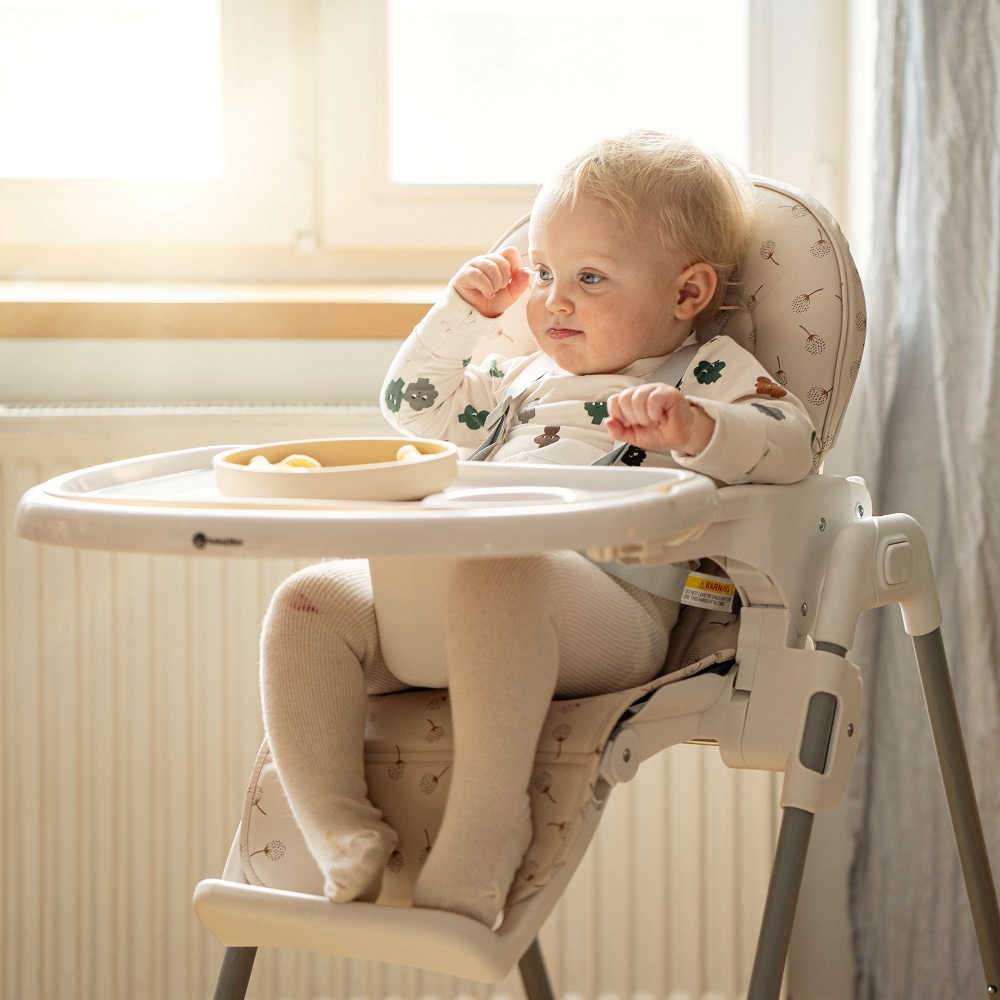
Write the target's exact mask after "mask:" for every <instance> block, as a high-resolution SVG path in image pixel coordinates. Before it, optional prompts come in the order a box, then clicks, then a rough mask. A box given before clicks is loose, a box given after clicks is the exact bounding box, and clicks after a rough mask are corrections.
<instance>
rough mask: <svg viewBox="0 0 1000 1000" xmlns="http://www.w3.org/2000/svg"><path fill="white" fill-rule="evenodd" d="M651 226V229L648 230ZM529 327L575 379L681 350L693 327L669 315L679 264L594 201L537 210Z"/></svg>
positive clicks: (532, 232)
mask: <svg viewBox="0 0 1000 1000" xmlns="http://www.w3.org/2000/svg"><path fill="white" fill-rule="evenodd" d="M650 228H651V227H650ZM529 243H530V248H529V256H530V258H531V266H532V268H533V270H534V272H535V275H534V280H533V282H532V286H531V290H530V292H529V297H528V304H527V312H528V324H529V325H530V327H531V332H532V333H533V334H534V337H535V340H536V341H537V342H538V346H539V347H540V348H541V349H542V350H543V351H544V352H545V353H546V354H547V355H549V357H551V358H552V359H553V360H554V361H555V362H556V364H557V365H559V367H560V368H562V369H564V370H565V371H568V372H571V373H572V374H574V375H594V374H599V373H601V374H607V373H609V372H616V371H619V370H620V369H622V368H625V367H626V366H627V365H630V364H632V362H634V361H638V360H639V359H640V358H653V357H659V356H660V355H663V354H668V353H670V352H671V351H673V350H675V349H676V348H677V347H679V346H680V345H681V344H682V343H683V341H684V339H685V338H686V337H687V335H688V333H689V332H690V329H691V322H690V320H688V321H687V322H686V323H685V322H681V321H679V320H678V319H676V317H675V316H674V311H675V309H676V307H677V303H678V298H679V297H680V294H681V287H682V285H683V282H682V281H681V280H680V275H681V273H682V271H683V267H684V265H683V263H682V262H681V261H680V260H677V259H674V258H673V257H672V256H671V255H667V254H665V253H664V251H663V250H662V249H661V248H660V246H659V245H658V244H657V243H656V242H655V241H654V240H653V238H652V234H651V233H650V235H649V237H648V238H645V239H644V238H642V236H641V235H639V236H636V235H634V234H632V233H631V232H630V231H629V229H628V227H627V226H626V225H625V224H624V223H623V222H621V221H620V220H619V219H618V218H617V217H616V216H615V215H614V213H612V212H611V211H610V209H609V208H608V206H607V205H606V204H605V203H604V202H602V201H600V200H599V199H597V198H594V197H590V196H584V197H582V198H580V199H579V200H578V201H577V203H576V205H575V206H573V207H572V208H570V207H565V206H564V207H557V208H553V207H552V206H551V205H550V204H546V203H545V202H544V201H543V202H542V203H541V204H536V206H535V209H534V211H533V213H532V217H531V226H530V233H529Z"/></svg>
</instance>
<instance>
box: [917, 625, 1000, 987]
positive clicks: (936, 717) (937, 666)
mask: <svg viewBox="0 0 1000 1000" xmlns="http://www.w3.org/2000/svg"><path fill="white" fill-rule="evenodd" d="M913 649H914V652H915V653H916V657H917V666H918V668H919V670H920V681H921V684H922V685H923V689H924V698H925V700H926V702H927V714H928V715H929V717H930V722H931V731H932V732H933V734H934V745H935V747H936V749H937V756H938V763H939V765H940V767H941V777H942V778H943V779H944V790H945V795H946V796H947V799H948V810H949V812H950V813H951V822H952V826H953V827H954V830H955V840H956V842H957V844H958V856H959V860H960V861H961V863H962V873H963V875H964V876H965V888H966V892H967V893H968V896H969V906H970V907H971V909H972V920H973V924H974V925H975V928H976V937H977V938H978V941H979V954H980V957H981V958H982V962H983V971H984V972H985V973H986V991H987V993H989V994H991V995H992V994H996V993H997V992H998V991H1000V909H998V906H997V893H996V886H995V884H994V881H993V875H992V872H991V869H990V859H989V855H988V854H987V851H986V841H985V839H984V837H983V826H982V819H981V817H980V815H979V807H978V806H977V804H976V793H975V789H974V788H973V786H972V774H971V772H970V771H969V760H968V756H967V754H966V750H965V740H964V739H963V737H962V729H961V724H960V722H959V718H958V708H957V706H956V704H955V691H954V688H953V686H952V683H951V673H950V672H949V670H948V660H947V656H946V654H945V650H944V641H943V639H942V638H941V629H939V628H938V629H935V630H934V631H933V632H929V633H928V634H927V635H915V636H913Z"/></svg>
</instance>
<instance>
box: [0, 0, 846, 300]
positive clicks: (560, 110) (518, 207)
mask: <svg viewBox="0 0 1000 1000" xmlns="http://www.w3.org/2000/svg"><path fill="white" fill-rule="evenodd" d="M849 6H850V0H838V2H836V3H829V4H804V5H803V4H800V3H796V2H795V0H701V2H699V3H697V4H691V3H679V2H677V0H621V2H619V3H615V4H610V5H609V4H607V3H606V2H604V0H601V2H598V0H548V2H546V3H544V4H539V3H537V2H530V0H505V2H504V4H503V5H501V6H500V7H499V8H494V7H492V6H487V5H483V4H478V3H470V2H468V0H364V2H358V0H105V2H101V3H98V2H88V0H59V2H57V0H0V277H6V278H9V277H18V276H33V277H53V278H66V277H79V278H101V277H107V276H114V277H129V278H138V279H142V278H156V279H161V280H162V279H177V280H185V279H187V280H190V279H204V280H323V281H328V280H361V279H365V280H435V281H437V280H441V279H443V278H446V277H447V276H448V275H449V274H450V273H451V271H452V270H453V268H454V266H455V264H456V263H457V262H459V261H460V260H461V259H464V257H465V256H467V255H468V254H469V253H470V252H472V251H473V250H476V249H479V248H481V246H482V243H483V241H484V239H486V240H489V239H492V238H493V236H494V235H496V234H499V233H500V232H502V231H503V229H504V228H506V226H507V225H508V224H509V223H510V222H511V221H513V220H514V219H515V218H517V217H518V216H519V215H521V214H522V213H523V212H525V211H526V210H527V209H528V207H529V206H530V204H531V200H532V197H533V194H534V191H535V187H536V185H537V183H538V182H540V181H541V180H542V179H544V177H545V176H546V175H547V173H548V172H549V171H550V170H551V169H552V167H553V166H554V165H555V164H557V163H559V162H561V161H562V160H564V159H565V158H566V157H567V156H568V155H572V154H573V153H575V152H577V151H578V150H579V149H580V148H582V147H583V146H585V145H587V144H589V143H590V142H591V141H593V140H594V139H596V138H598V137H599V136H600V135H603V134H607V133H609V132H617V131H623V130H625V129H628V128H632V127H636V126H644V127H653V128H661V129H667V130H674V131H679V132H683V133H685V134H688V135H690V136H691V137H692V138H695V139H696V140H700V141H702V142H705V143H707V144H710V145H713V146H715V147H716V148H720V149H722V150H723V151H724V152H727V153H729V154H730V155H732V156H733V157H734V158H735V159H737V160H738V161H740V162H742V163H743V164H744V165H745V166H747V167H748V168H749V169H751V170H753V171H755V172H759V173H769V174H774V175H776V176H780V177H782V178H783V179H788V180H791V181H793V182H794V183H797V184H799V185H800V186H802V187H804V188H807V189H808V190H810V191H812V192H813V193H815V194H817V195H818V196H819V197H820V198H821V199H823V200H825V201H827V202H828V204H830V206H831V208H833V210H834V211H835V213H838V214H842V212H843V201H844V193H845V191H844V187H843V185H844V181H843V178H844V177H846V175H847V170H846V167H845V162H846V160H845V156H846V150H847V142H846V139H845V135H846V120H847V115H846V112H845V110H844V109H845V108H846V106H847V103H846V102H847V92H846V91H847V88H846V64H847V59H846V48H847V24H848V17H847V11H848V8H849ZM61 42H68V43H69V44H68V46H67V47H66V48H64V49H63V50H62V55H60V54H59V50H58V48H57V46H58V45H59V44H60V43H61ZM39 51H45V52H46V53H47V56H46V62H45V64H44V65H43V64H41V63H39V62H38V60H37V59H36V58H35V54H36V53H37V52H39ZM57 69H59V70H61V71H62V72H63V74H64V76H63V78H62V79H61V82H59V83H57V84H56V85H55V88H54V89H49V88H50V87H51V80H53V79H55V76H54V74H55V71H56V70H57ZM196 80H197V81H198V82H195V81H196ZM95 110H103V111H107V112H109V114H108V115H106V116H105V120H104V123H103V124H101V123H100V121H99V119H98V118H96V117H95V116H94V112H95ZM220 123H221V124H220ZM14 135H20V136H22V137H28V138H29V139H30V140H31V141H24V142H17V143H15V142H14V141H13V140H12V139H11V137H12V136H14ZM56 138H57V139H59V140H60V142H59V143H54V142H52V140H53V139H56ZM66 140H69V141H68V142H67V141H66ZM57 147H58V148H57ZM67 147H68V148H69V151H70V152H71V153H74V155H76V156H77V161H76V166H75V167H73V168H72V169H70V168H66V167H58V166H53V165H52V164H53V162H55V160H57V159H58V156H59V155H64V153H65V151H66V149H67ZM59 149H62V153H60V152H59Z"/></svg>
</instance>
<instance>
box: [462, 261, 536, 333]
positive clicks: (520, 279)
mask: <svg viewBox="0 0 1000 1000" xmlns="http://www.w3.org/2000/svg"><path fill="white" fill-rule="evenodd" d="M530 281H531V272H530V271H529V270H527V269H526V268H523V267H522V266H521V254H520V253H519V252H518V249H517V247H503V248H502V249H501V250H498V251H497V252H496V253H488V254H483V255H482V256H481V257H473V258H472V260H470V261H468V262H467V263H465V264H463V265H462V267H461V269H460V270H459V272H458V274H456V275H455V277H454V278H452V279H451V283H452V286H453V287H454V289H455V291H456V292H458V294H459V295H460V296H461V297H462V298H463V299H464V300H465V301H466V302H468V303H469V305H470V306H472V307H473V308H474V309H475V310H476V311H477V312H479V313H480V314H481V315H483V316H487V317H489V318H490V319H496V317H497V316H500V315H502V314H503V313H504V312H505V311H506V310H507V308H508V307H509V306H511V305H512V304H513V303H514V302H516V301H517V300H518V298H520V296H521V293H522V292H523V291H524V290H525V289H526V288H527V287H528V284H529V283H530Z"/></svg>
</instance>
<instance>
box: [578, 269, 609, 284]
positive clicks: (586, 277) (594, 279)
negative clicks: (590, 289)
mask: <svg viewBox="0 0 1000 1000" xmlns="http://www.w3.org/2000/svg"><path fill="white" fill-rule="evenodd" d="M603 280H604V276H603V275H601V274H594V272H593V271H584V272H583V273H582V274H581V275H580V281H582V282H583V283H584V284H585V285H599V284H600V283H601V282H602V281H603Z"/></svg>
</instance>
